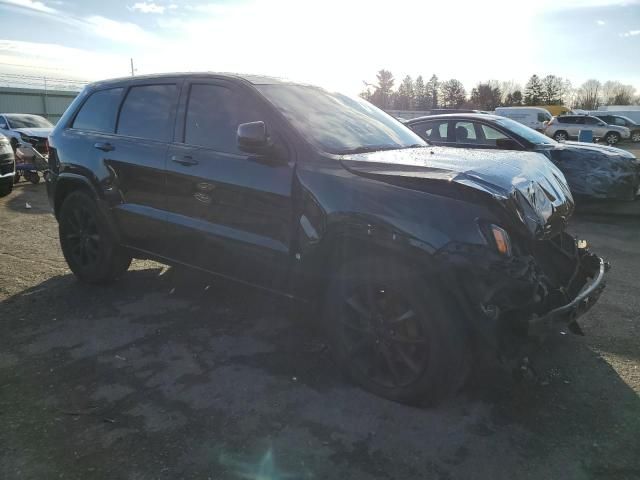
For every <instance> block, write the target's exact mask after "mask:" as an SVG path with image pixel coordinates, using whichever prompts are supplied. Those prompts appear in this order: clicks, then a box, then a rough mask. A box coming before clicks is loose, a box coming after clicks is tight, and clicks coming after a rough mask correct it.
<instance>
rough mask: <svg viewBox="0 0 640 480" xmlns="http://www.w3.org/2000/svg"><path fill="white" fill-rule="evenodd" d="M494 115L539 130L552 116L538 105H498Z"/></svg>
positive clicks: (541, 129) (540, 130) (542, 128)
mask: <svg viewBox="0 0 640 480" xmlns="http://www.w3.org/2000/svg"><path fill="white" fill-rule="evenodd" d="M496 115H500V116H502V117H507V118H510V119H511V120H515V121H516V122H519V123H521V124H523V125H526V126H527V127H529V128H533V129H534V130H538V131H539V132H542V131H543V130H544V128H545V126H546V124H547V122H548V121H549V120H551V119H552V118H553V117H552V115H551V114H550V113H549V111H548V110H545V109H544V108H540V107H498V108H496Z"/></svg>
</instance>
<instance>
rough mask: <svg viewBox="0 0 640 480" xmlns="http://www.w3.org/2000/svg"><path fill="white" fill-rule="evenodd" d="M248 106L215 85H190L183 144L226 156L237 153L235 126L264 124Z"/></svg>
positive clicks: (249, 104) (259, 116)
mask: <svg viewBox="0 0 640 480" xmlns="http://www.w3.org/2000/svg"><path fill="white" fill-rule="evenodd" d="M263 117H264V116H263V115H261V114H260V113H259V111H258V110H257V109H256V108H255V107H253V106H252V105H251V103H250V102H249V101H247V100H245V99H243V98H242V97H240V95H238V94H237V93H236V92H234V91H233V90H231V89H229V88H226V87H222V86H219V85H192V86H191V92H190V94H189V105H188V107H187V118H186V122H185V133H184V141H185V143H188V144H190V145H201V146H203V147H209V148H212V149H213V150H216V151H219V152H226V153H241V152H240V150H238V144H237V139H236V134H237V131H238V125H240V124H241V123H247V122H257V121H260V120H262V121H264V120H265V119H264V118H263Z"/></svg>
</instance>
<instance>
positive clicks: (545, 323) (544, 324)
mask: <svg viewBox="0 0 640 480" xmlns="http://www.w3.org/2000/svg"><path fill="white" fill-rule="evenodd" d="M599 260H600V262H599V266H598V273H597V274H596V276H595V278H593V280H592V281H591V282H590V283H588V284H587V285H585V286H584V287H583V289H582V291H581V292H580V293H579V294H578V295H577V296H576V297H575V298H574V299H573V300H572V301H571V302H569V303H567V304H566V305H562V306H560V307H557V308H554V309H553V310H551V311H549V312H547V313H546V314H544V315H542V316H536V317H534V318H532V319H531V320H530V321H529V334H530V335H542V334H546V333H548V332H549V331H551V330H553V329H554V328H555V327H558V326H568V327H569V329H570V330H571V331H572V332H573V333H577V334H580V335H582V330H581V329H580V327H579V326H578V324H577V323H576V320H577V319H578V317H580V316H581V315H583V314H585V313H587V312H588V311H589V310H590V309H591V307H592V306H593V305H595V303H596V302H597V301H598V298H600V294H601V293H602V292H603V290H604V288H605V286H606V282H605V275H606V272H607V271H609V268H610V265H609V263H608V262H605V261H604V260H603V259H601V258H600V259H599Z"/></svg>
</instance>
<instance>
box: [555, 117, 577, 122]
mask: <svg viewBox="0 0 640 480" xmlns="http://www.w3.org/2000/svg"><path fill="white" fill-rule="evenodd" d="M558 123H576V119H575V117H558Z"/></svg>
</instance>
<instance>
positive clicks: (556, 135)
mask: <svg viewBox="0 0 640 480" xmlns="http://www.w3.org/2000/svg"><path fill="white" fill-rule="evenodd" d="M580 130H591V131H592V132H593V136H594V138H597V139H604V141H605V142H607V143H608V144H610V145H613V144H615V143H618V142H619V141H620V140H622V139H628V138H629V137H630V136H631V132H630V130H629V129H628V128H626V127H620V126H618V125H608V124H607V123H606V122H604V121H602V120H600V119H599V118H596V117H592V116H590V115H561V116H559V117H553V118H552V119H551V120H550V121H549V123H548V124H547V128H545V130H544V134H545V135H546V136H548V137H551V138H553V139H554V140H557V141H558V142H563V141H565V140H569V139H571V138H576V139H577V138H578V135H579V134H580Z"/></svg>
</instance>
